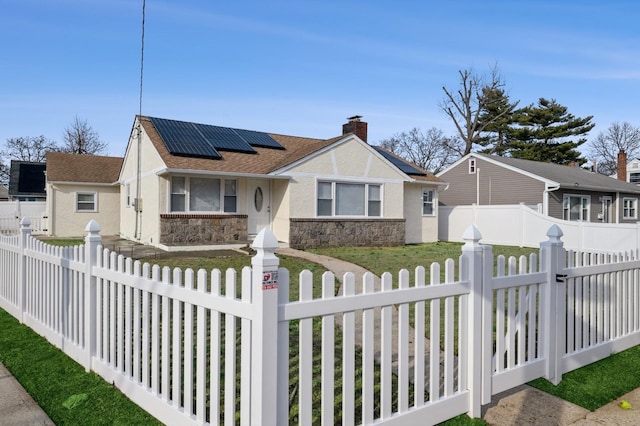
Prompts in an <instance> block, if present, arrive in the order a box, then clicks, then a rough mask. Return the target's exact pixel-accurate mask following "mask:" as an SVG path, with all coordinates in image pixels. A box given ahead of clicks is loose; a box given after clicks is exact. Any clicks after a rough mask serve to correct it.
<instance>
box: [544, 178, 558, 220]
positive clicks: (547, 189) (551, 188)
mask: <svg viewBox="0 0 640 426" xmlns="http://www.w3.org/2000/svg"><path fill="white" fill-rule="evenodd" d="M560 187H561V186H560V184H556V185H555V186H549V185H548V184H545V187H544V191H543V193H542V194H543V195H542V213H543V214H544V215H545V216H549V193H550V192H553V191H557V190H558V189H560Z"/></svg>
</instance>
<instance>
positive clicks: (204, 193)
mask: <svg viewBox="0 0 640 426" xmlns="http://www.w3.org/2000/svg"><path fill="white" fill-rule="evenodd" d="M236 188H237V181H236V180H235V179H213V178H201V177H185V176H174V177H172V178H171V197H170V198H171V199H170V207H169V208H170V209H171V211H172V212H221V211H223V212H226V213H236V212H237V189H236Z"/></svg>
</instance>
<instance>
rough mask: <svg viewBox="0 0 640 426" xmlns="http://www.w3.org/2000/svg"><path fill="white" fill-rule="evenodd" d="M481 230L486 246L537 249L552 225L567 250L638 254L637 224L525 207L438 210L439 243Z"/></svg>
mask: <svg viewBox="0 0 640 426" xmlns="http://www.w3.org/2000/svg"><path fill="white" fill-rule="evenodd" d="M470 224H472V225H474V226H476V227H477V228H479V229H482V235H483V241H485V242H486V243H488V244H500V245H514V246H520V247H537V246H538V243H539V242H540V241H542V240H543V239H544V237H545V236H544V233H545V232H546V230H547V229H549V228H550V227H551V226H553V225H557V226H559V227H561V228H562V232H563V233H564V237H563V242H564V246H565V248H567V249H571V250H578V251H598V252H613V253H619V252H621V251H637V250H640V222H636V223H595V222H583V221H568V220H561V219H556V218H553V217H549V216H546V215H544V214H542V213H540V212H538V209H537V208H536V209H533V208H531V207H528V206H527V205H525V204H523V203H521V204H513V205H493V206H477V205H471V206H439V207H438V239H439V240H440V241H454V242H461V241H462V239H461V238H460V236H461V235H462V233H463V232H464V230H465V229H466V228H467V227H468V226H469V225H470Z"/></svg>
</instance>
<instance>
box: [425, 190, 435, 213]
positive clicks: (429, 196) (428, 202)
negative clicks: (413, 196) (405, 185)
mask: <svg viewBox="0 0 640 426" xmlns="http://www.w3.org/2000/svg"><path fill="white" fill-rule="evenodd" d="M433 195H434V190H433V189H427V188H424V189H423V190H422V215H423V216H433V215H435V214H436V210H435V209H434V207H433V200H434V196H433Z"/></svg>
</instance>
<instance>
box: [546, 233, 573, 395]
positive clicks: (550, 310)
mask: <svg viewBox="0 0 640 426" xmlns="http://www.w3.org/2000/svg"><path fill="white" fill-rule="evenodd" d="M563 235H564V234H563V233H562V230H561V229H560V227H559V226H558V225H552V226H551V227H550V228H549V230H548V231H547V237H549V239H548V240H547V241H544V242H542V243H540V255H541V260H542V267H543V268H544V269H543V271H545V272H546V273H547V283H546V286H545V287H546V289H545V291H544V297H543V300H542V302H543V304H544V305H543V309H544V315H543V321H544V324H543V327H542V329H543V336H542V345H543V352H542V353H543V354H544V356H545V358H546V360H547V371H546V375H545V378H546V379H547V380H549V381H550V382H551V383H553V384H554V385H557V384H558V383H560V380H562V357H563V355H564V350H565V340H566V337H565V336H566V323H567V321H566V309H565V308H566V306H565V298H564V294H565V287H564V286H565V283H564V276H563V273H562V271H563V270H564V247H563V245H564V243H563V242H562V240H561V237H562V236H563Z"/></svg>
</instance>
